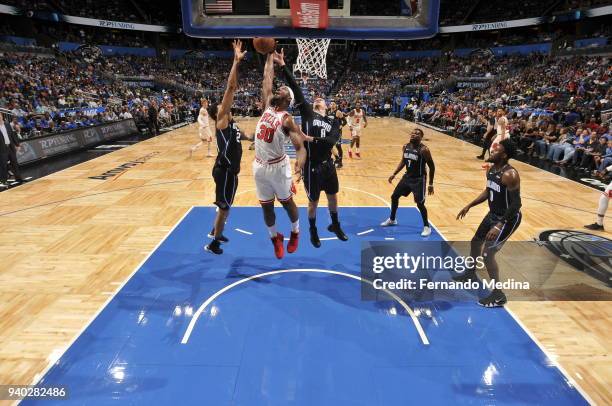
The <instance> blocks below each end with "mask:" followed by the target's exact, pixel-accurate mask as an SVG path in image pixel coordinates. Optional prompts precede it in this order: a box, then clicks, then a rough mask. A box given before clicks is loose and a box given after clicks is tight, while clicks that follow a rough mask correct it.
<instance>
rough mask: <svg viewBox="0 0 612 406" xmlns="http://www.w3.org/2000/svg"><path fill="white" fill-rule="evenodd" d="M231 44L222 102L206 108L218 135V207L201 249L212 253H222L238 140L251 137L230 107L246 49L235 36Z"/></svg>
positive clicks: (239, 149) (234, 181) (237, 165)
mask: <svg viewBox="0 0 612 406" xmlns="http://www.w3.org/2000/svg"><path fill="white" fill-rule="evenodd" d="M233 47H234V63H233V64H232V70H231V71H230V74H229V78H228V80H227V89H225V94H224V95H223V100H222V101H221V104H217V103H214V104H212V105H211V106H210V107H209V108H208V110H209V111H208V114H209V115H210V116H211V117H212V118H213V120H215V127H216V128H215V137H216V138H217V149H218V151H219V152H218V154H217V159H216V160H215V165H214V167H213V173H212V174H213V179H214V180H215V205H216V206H217V207H218V208H219V210H217V216H216V218H215V224H214V226H213V230H212V231H211V233H210V234H209V235H208V236H209V238H212V239H213V240H212V241H211V242H210V244H208V245H206V246H205V247H204V249H205V250H206V251H208V252H212V253H213V254H217V255H220V254H223V249H221V243H222V242H228V239H227V238H225V237H224V236H223V227H224V226H225V222H226V221H227V217H228V216H229V210H230V208H231V206H232V203H233V202H234V196H235V195H236V189H237V188H238V173H239V172H240V161H241V159H242V144H240V140H242V139H249V140H252V138H248V137H245V136H243V135H242V134H241V132H240V129H239V128H238V126H237V125H236V123H235V122H234V118H233V116H232V112H231V108H232V103H233V102H234V92H235V91H236V88H237V87H238V64H239V63H240V61H241V60H242V59H243V58H244V55H245V54H246V51H242V42H241V41H240V40H236V41H234V43H233Z"/></svg>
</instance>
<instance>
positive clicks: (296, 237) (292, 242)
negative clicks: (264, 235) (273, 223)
mask: <svg viewBox="0 0 612 406" xmlns="http://www.w3.org/2000/svg"><path fill="white" fill-rule="evenodd" d="M299 241H300V233H294V232H293V231H292V232H291V235H290V236H289V242H288V243H287V252H288V253H290V254H293V253H294V252H295V251H297V249H298V242H299Z"/></svg>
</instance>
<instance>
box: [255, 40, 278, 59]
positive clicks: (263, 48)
mask: <svg viewBox="0 0 612 406" xmlns="http://www.w3.org/2000/svg"><path fill="white" fill-rule="evenodd" d="M253 46H254V47H255V50H256V51H257V52H259V53H260V54H263V55H266V54H269V53H270V52H273V51H274V48H276V40H275V39H274V38H269V37H265V38H261V37H258V38H253Z"/></svg>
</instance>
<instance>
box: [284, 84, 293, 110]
mask: <svg viewBox="0 0 612 406" xmlns="http://www.w3.org/2000/svg"><path fill="white" fill-rule="evenodd" d="M285 87H286V88H287V90H288V91H289V97H291V101H290V102H289V107H293V102H294V101H295V94H293V90H291V88H290V87H289V86H285Z"/></svg>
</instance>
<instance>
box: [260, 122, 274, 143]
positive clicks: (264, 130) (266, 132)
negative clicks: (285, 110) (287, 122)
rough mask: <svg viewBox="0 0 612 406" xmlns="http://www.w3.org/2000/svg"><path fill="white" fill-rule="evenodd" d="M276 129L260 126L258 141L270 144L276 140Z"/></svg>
mask: <svg viewBox="0 0 612 406" xmlns="http://www.w3.org/2000/svg"><path fill="white" fill-rule="evenodd" d="M274 131H275V129H274V128H272V127H268V126H265V125H262V126H259V128H258V129H257V139H260V140H263V141H264V142H267V143H270V142H272V139H273V138H274Z"/></svg>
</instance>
